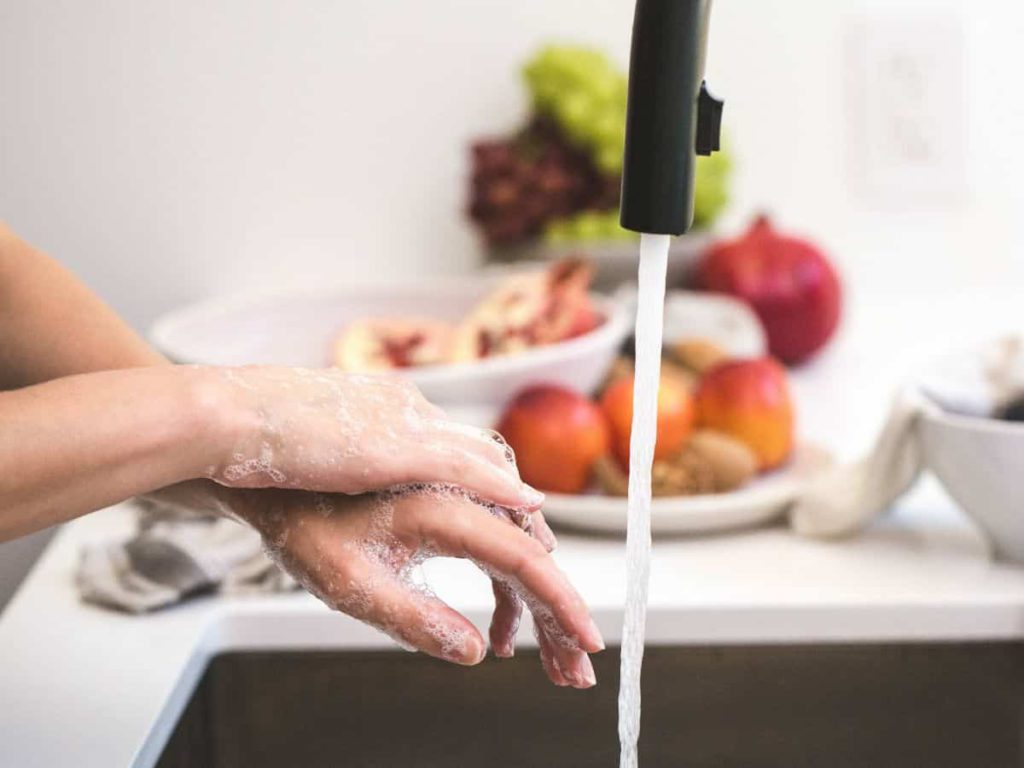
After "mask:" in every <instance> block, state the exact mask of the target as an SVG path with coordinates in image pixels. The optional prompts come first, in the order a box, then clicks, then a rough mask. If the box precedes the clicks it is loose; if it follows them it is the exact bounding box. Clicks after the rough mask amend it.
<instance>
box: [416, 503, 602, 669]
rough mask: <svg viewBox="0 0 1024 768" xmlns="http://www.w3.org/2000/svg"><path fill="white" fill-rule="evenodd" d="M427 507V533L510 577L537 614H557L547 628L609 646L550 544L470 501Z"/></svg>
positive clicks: (561, 636) (585, 645)
mask: <svg viewBox="0 0 1024 768" xmlns="http://www.w3.org/2000/svg"><path fill="white" fill-rule="evenodd" d="M425 512H426V514H425V519H424V520H423V521H422V523H421V525H423V526H424V528H425V530H424V531H423V534H424V535H425V536H426V537H427V538H428V539H429V540H432V541H434V542H435V543H436V545H437V548H438V549H440V550H442V551H443V552H445V553H447V554H450V555H453V556H455V557H468V558H470V559H472V560H474V561H476V562H477V564H478V565H479V566H480V567H481V568H483V569H484V570H485V571H488V572H489V573H490V574H491V575H492V576H499V575H500V576H501V577H502V578H504V579H505V580H506V581H507V582H508V583H509V584H510V586H512V587H513V588H515V589H516V591H517V592H518V593H519V595H520V597H522V598H523V600H524V601H526V603H527V605H529V607H530V610H531V612H532V613H533V614H534V615H535V616H538V615H543V616H550V617H551V625H550V626H546V627H545V628H546V629H548V630H549V634H551V631H552V630H553V629H557V630H558V635H557V637H553V638H552V639H556V640H558V641H559V642H561V643H562V644H563V645H565V646H569V647H571V646H573V645H575V646H576V647H578V648H582V649H583V650H585V651H591V652H594V651H599V650H602V649H603V648H604V642H603V641H602V639H601V633H600V632H599V631H598V629H597V626H596V625H595V624H594V622H593V620H592V619H591V618H590V614H589V612H588V610H587V606H586V605H585V604H584V602H583V599H582V598H581V597H580V596H579V593H577V592H576V590H575V589H573V587H572V585H571V584H570V583H569V581H568V579H566V577H565V574H563V573H562V572H561V571H560V570H559V569H558V567H557V566H556V565H555V561H554V560H552V559H551V556H550V555H549V554H548V553H547V551H546V550H545V549H544V545H542V544H541V543H540V542H538V541H536V540H535V539H532V538H530V537H529V536H528V535H527V534H525V533H524V532H523V531H521V530H520V529H519V528H517V527H515V526H514V525H510V524H509V523H508V522H506V521H503V520H500V519H498V518H496V517H494V516H492V515H490V514H489V513H488V512H487V511H486V510H484V509H483V508H481V507H480V506H478V505H475V504H472V503H470V502H462V503H459V502H458V501H457V502H456V503H454V504H453V505H451V506H450V507H449V508H448V509H439V508H437V505H432V506H430V507H429V508H428V509H426V510H425Z"/></svg>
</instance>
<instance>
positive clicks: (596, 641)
mask: <svg viewBox="0 0 1024 768" xmlns="http://www.w3.org/2000/svg"><path fill="white" fill-rule="evenodd" d="M587 642H588V644H589V645H590V646H591V647H593V648H594V650H593V651H591V653H596V652H597V651H603V650H604V648H605V645H604V638H603V637H601V630H600V629H598V628H597V623H596V622H595V621H594V619H593V618H591V619H590V626H589V627H588V628H587Z"/></svg>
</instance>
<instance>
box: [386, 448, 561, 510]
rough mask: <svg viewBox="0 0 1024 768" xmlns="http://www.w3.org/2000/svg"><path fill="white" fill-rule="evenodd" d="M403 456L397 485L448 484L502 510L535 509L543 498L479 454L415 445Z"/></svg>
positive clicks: (514, 475) (537, 492)
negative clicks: (402, 477)
mask: <svg viewBox="0 0 1024 768" xmlns="http://www.w3.org/2000/svg"><path fill="white" fill-rule="evenodd" d="M402 453H404V454H405V457H404V458H403V459H402V466H401V468H400V469H399V470H398V471H399V472H400V473H403V471H404V474H405V478H404V479H400V480H399V481H398V482H406V483H447V484H450V485H458V486H461V487H462V488H464V489H465V490H467V491H469V492H470V493H473V494H475V495H477V496H479V497H480V498H482V499H485V500H487V501H490V502H493V503H495V504H498V505H500V506H503V507H512V508H520V507H526V508H529V509H536V508H537V507H539V506H540V504H541V503H542V502H543V501H544V495H543V494H542V493H540V492H539V491H535V490H534V489H533V488H531V487H530V486H528V485H526V484H524V483H523V482H522V481H521V480H520V479H519V475H518V474H516V473H515V472H514V471H513V472H511V473H510V472H508V471H506V470H505V469H502V468H500V467H498V466H496V465H495V464H493V463H491V462H490V461H487V460H485V459H482V458H480V456H479V455H477V454H475V453H472V452H470V451H466V450H464V449H461V448H447V447H445V448H441V449H439V448H436V447H434V448H431V449H428V450H427V451H424V448H423V446H422V445H417V446H416V447H415V448H414V449H413V450H412V451H409V452H405V451H403V452H402Z"/></svg>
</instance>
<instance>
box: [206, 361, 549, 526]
mask: <svg viewBox="0 0 1024 768" xmlns="http://www.w3.org/2000/svg"><path fill="white" fill-rule="evenodd" d="M207 375H213V376H219V377H220V385H221V386H222V387H224V388H226V389H227V393H226V397H225V399H226V400H227V401H228V402H231V403H232V404H233V406H234V407H235V408H238V409H239V410H240V411H241V412H242V413H243V414H245V417H244V418H242V419H241V420H240V421H241V422H242V426H241V427H238V428H236V429H235V432H234V434H235V437H234V439H233V442H232V447H231V449H230V450H229V451H228V453H227V455H225V456H224V457H223V459H222V460H221V461H220V462H218V463H217V464H215V465H214V466H211V467H209V468H208V469H207V474H208V476H209V477H210V478H212V479H214V480H216V481H217V482H219V483H221V484H222V485H227V486H230V487H235V488H266V487H276V488H301V489H304V490H311V491H324V492H337V493H346V494H354V493H363V492H366V491H371V490H376V489H381V488H389V487H392V486H395V485H402V484H408V483H419V482H425V483H448V484H457V485H460V486H462V487H463V488H465V489H466V490H468V491H470V492H473V493H475V494H478V495H479V496H480V497H482V498H486V499H489V500H491V501H494V502H496V503H498V504H502V505H506V506H509V507H513V508H529V509H536V508H537V507H539V506H540V503H541V501H543V498H544V497H543V495H542V494H541V493H539V492H538V491H535V490H534V489H533V488H530V487H529V486H528V485H525V484H524V483H523V482H522V481H521V480H520V479H519V473H518V472H517V470H516V468H515V462H514V460H513V458H512V455H511V451H510V450H509V449H508V447H507V446H506V445H505V444H504V442H503V441H502V440H501V438H500V437H498V436H497V434H496V433H494V432H490V431H487V430H482V429H477V428H475V427H470V426H466V425H462V424H458V423H455V422H453V421H450V420H448V419H447V418H446V417H445V415H444V413H443V412H442V411H441V410H440V409H439V408H437V407H436V406H434V405H431V404H430V403H428V402H427V401H426V400H425V399H424V398H423V396H422V395H421V394H420V393H419V391H418V390H417V389H416V388H415V387H414V386H413V385H412V384H409V383H408V382H405V381H403V380H401V379H399V378H393V377H389V376H367V375H362V374H351V373H343V372H341V371H337V370H333V369H324V370H312V369H303V368H274V367H245V368H224V369H209V370H208V371H207Z"/></svg>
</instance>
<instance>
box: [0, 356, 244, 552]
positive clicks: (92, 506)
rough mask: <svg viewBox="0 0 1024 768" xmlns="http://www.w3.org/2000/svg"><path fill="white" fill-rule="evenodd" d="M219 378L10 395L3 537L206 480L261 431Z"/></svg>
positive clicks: (200, 374)
mask: <svg viewBox="0 0 1024 768" xmlns="http://www.w3.org/2000/svg"><path fill="white" fill-rule="evenodd" d="M215 379H216V377H212V376H211V374H210V372H209V371H207V370H203V369H193V368H180V367H172V366H165V367H159V368H150V369H145V368H140V369H133V370H124V371H110V372H105V373H92V374H86V375H80V376H70V377H66V378H62V379H58V380H55V381H51V382H48V383H45V384H40V385H36V386H32V387H26V388H23V389H19V390H16V391H13V392H5V393H0V540H6V539H9V538H13V537H16V536H20V535H23V534H26V533H29V532H31V531H34V530H39V529H41V528H45V527H47V526H50V525H53V524H55V523H60V522H63V521H66V520H69V519H71V518H74V517H77V516H79V515H82V514H85V513H87V512H91V511H93V510H96V509H100V508H102V507H105V506H109V505H110V504H114V503H116V502H118V501H122V500H124V499H127V498H129V497H131V496H135V495H139V494H144V493H147V492H150V491H153V490H155V489H158V488H163V487H165V486H171V485H174V484H177V483H182V482H184V481H188V480H190V479H193V478H199V477H202V476H204V475H206V474H207V473H208V471H209V469H210V467H211V466H212V465H216V464H217V463H218V462H220V461H221V460H222V458H223V456H224V455H225V452H226V450H227V448H226V446H230V445H232V443H233V442H234V441H235V440H236V439H237V435H238V434H239V433H241V432H242V431H243V430H245V429H247V428H251V427H250V425H246V424H244V416H242V415H241V413H240V412H239V411H238V409H235V408H233V407H232V404H231V403H230V402H225V401H224V400H223V390H222V389H221V388H219V387H218V386H217V384H216V381H215Z"/></svg>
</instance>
